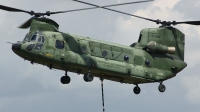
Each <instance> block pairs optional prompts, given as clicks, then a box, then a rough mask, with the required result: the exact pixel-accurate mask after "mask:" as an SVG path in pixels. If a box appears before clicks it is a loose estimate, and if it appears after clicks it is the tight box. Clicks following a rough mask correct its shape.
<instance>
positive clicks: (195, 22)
mask: <svg viewBox="0 0 200 112" xmlns="http://www.w3.org/2000/svg"><path fill="white" fill-rule="evenodd" d="M175 24H190V25H200V21H184V22H176V23H175Z"/></svg>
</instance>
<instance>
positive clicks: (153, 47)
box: [147, 41, 176, 54]
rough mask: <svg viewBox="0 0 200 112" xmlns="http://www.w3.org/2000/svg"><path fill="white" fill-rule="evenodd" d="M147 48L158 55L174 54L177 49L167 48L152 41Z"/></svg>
mask: <svg viewBox="0 0 200 112" xmlns="http://www.w3.org/2000/svg"><path fill="white" fill-rule="evenodd" d="M147 48H148V49H149V50H150V51H152V52H156V53H169V54H174V53H175V51H176V49H175V47H167V46H165V45H162V44H159V43H156V42H155V41H151V42H149V43H148V44H147Z"/></svg>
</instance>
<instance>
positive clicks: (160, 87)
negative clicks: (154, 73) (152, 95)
mask: <svg viewBox="0 0 200 112" xmlns="http://www.w3.org/2000/svg"><path fill="white" fill-rule="evenodd" d="M158 90H159V91H160V92H162V93H163V92H165V90H166V87H165V85H164V84H160V85H159V86H158Z"/></svg>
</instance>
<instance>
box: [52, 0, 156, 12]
mask: <svg viewBox="0 0 200 112" xmlns="http://www.w3.org/2000/svg"><path fill="white" fill-rule="evenodd" d="M151 1H154V0H144V1H137V2H128V3H120V4H113V5H105V6H95V7H90V8H82V9H74V10H67V11H58V12H50V13H49V14H50V15H51V14H58V13H66V12H75V11H82V10H90V9H96V8H106V7H114V6H120V5H128V4H136V3H144V2H151Z"/></svg>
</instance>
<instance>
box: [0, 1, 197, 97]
mask: <svg viewBox="0 0 200 112" xmlns="http://www.w3.org/2000/svg"><path fill="white" fill-rule="evenodd" d="M73 1H76V2H80V3H84V4H88V5H92V6H94V7H92V8H86V9H77V10H68V11H59V12H50V11H47V12H46V13H35V12H33V11H25V10H21V9H16V8H12V7H7V6H3V5H0V9H2V10H6V11H11V12H25V13H28V14H30V15H32V16H34V17H32V18H31V19H29V20H28V21H27V22H25V23H24V24H23V25H22V26H20V28H28V27H30V31H29V32H28V34H27V35H26V36H25V38H24V40H23V41H21V42H18V43H14V44H12V50H13V51H14V53H16V54H17V55H18V56H20V57H22V58H24V59H25V60H29V61H31V63H39V64H42V65H45V66H48V67H49V68H50V69H52V68H54V69H59V70H64V71H66V74H65V76H63V77H61V83H62V84H68V83H70V77H69V76H68V75H67V71H70V72H75V73H78V74H84V76H83V79H84V80H85V81H86V82H91V81H92V80H93V78H94V77H99V78H100V79H101V80H103V79H107V80H111V81H116V82H121V83H128V84H134V85H136V86H135V87H134V89H133V92H134V93H135V94H139V93H140V88H139V86H138V84H143V83H154V82H159V86H158V89H159V91H160V92H164V91H165V90H166V87H165V85H164V84H163V81H165V80H167V79H170V78H172V77H174V76H176V74H177V73H179V72H180V71H181V70H183V69H184V68H185V67H186V66H187V64H186V63H185V62H184V46H185V35H184V34H183V33H182V32H181V31H179V30H178V29H176V28H174V27H172V25H177V24H189V25H200V21H184V22H176V21H173V22H170V21H169V22H166V21H161V20H153V19H149V18H144V17H140V16H136V15H132V14H128V13H125V12H121V11H117V10H113V9H110V8H108V7H111V6H117V5H125V4H132V3H135V2H131V3H124V4H115V5H107V6H98V5H94V4H90V3H86V2H83V1H79V0H73ZM140 2H147V1H140ZM140 2H138V3H140ZM95 8H103V9H106V10H110V11H114V12H118V13H122V14H126V15H129V16H134V17H137V18H140V19H144V20H148V21H151V22H155V23H157V24H161V26H160V27H158V28H145V29H143V30H141V32H140V34H139V35H140V36H139V39H138V42H136V43H133V44H132V45H130V46H125V45H119V44H115V43H110V42H105V41H100V40H95V39H92V38H88V37H82V36H77V35H73V34H69V33H64V32H60V31H59V30H58V28H59V25H58V24H57V23H56V22H55V21H53V20H51V19H48V18H45V17H44V16H50V15H52V14H58V13H66V12H73V11H80V10H88V9H95Z"/></svg>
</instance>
